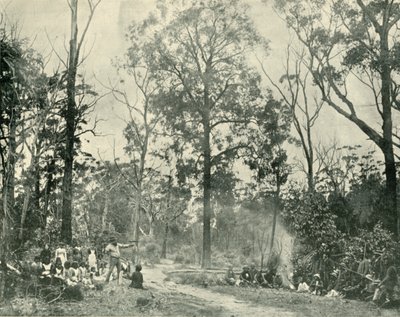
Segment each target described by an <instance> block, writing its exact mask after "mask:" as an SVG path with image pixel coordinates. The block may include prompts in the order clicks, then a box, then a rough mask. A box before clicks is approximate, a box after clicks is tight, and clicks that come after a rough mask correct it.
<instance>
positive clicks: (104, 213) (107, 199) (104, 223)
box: [101, 193, 110, 232]
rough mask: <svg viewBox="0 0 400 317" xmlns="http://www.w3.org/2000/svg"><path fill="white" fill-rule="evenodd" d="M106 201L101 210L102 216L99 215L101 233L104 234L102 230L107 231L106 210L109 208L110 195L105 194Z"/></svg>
mask: <svg viewBox="0 0 400 317" xmlns="http://www.w3.org/2000/svg"><path fill="white" fill-rule="evenodd" d="M106 195H107V196H106V201H105V203H104V209H103V214H102V215H101V231H103V232H104V230H106V229H107V215H108V209H109V206H110V194H109V193H107V194H106Z"/></svg>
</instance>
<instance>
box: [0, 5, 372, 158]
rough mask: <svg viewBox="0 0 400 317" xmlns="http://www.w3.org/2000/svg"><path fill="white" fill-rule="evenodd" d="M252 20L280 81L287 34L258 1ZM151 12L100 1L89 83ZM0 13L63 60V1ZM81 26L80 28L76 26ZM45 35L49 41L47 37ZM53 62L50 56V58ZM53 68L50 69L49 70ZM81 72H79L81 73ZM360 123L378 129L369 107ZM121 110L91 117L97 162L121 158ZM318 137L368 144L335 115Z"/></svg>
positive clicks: (104, 105)
mask: <svg viewBox="0 0 400 317" xmlns="http://www.w3.org/2000/svg"><path fill="white" fill-rule="evenodd" d="M247 2H248V3H249V5H250V12H249V13H250V16H251V18H252V19H253V20H254V23H255V25H256V27H257V29H258V30H259V32H260V33H261V34H262V35H263V36H265V37H266V38H267V39H269V40H270V46H271V51H270V54H269V57H268V59H267V60H266V61H265V66H266V68H267V70H268V71H270V73H271V74H272V76H273V77H275V78H279V77H280V75H281V74H282V72H283V63H284V60H283V58H284V54H285V49H286V46H287V45H288V41H289V40H288V39H289V36H288V31H287V29H286V27H285V24H284V23H283V21H282V20H281V19H280V18H279V17H277V15H276V14H275V13H274V12H273V11H272V10H271V9H270V8H269V7H267V6H265V5H264V4H262V2H261V0H248V1H247ZM79 3H80V5H79V9H78V10H79V18H80V20H81V21H84V20H85V18H86V17H87V13H88V9H87V6H86V1H83V0H80V1H79ZM153 9H155V0H103V1H102V2H101V4H100V5H99V7H98V10H97V12H96V14H95V17H94V19H93V23H92V25H91V27H90V29H89V33H88V36H87V41H86V46H85V48H86V52H88V51H89V50H90V49H91V48H92V49H91V54H90V55H89V57H88V59H87V60H86V61H85V65H84V71H85V75H86V77H87V81H88V82H92V83H95V84H96V86H97V88H98V89H99V90H101V89H102V88H101V86H99V84H98V83H96V80H95V78H94V77H96V78H97V79H98V80H100V81H102V82H107V80H108V79H109V78H110V79H111V80H115V78H116V75H115V69H114V68H113V66H112V65H111V60H112V59H113V58H115V57H117V56H122V55H123V54H124V52H125V50H126V48H127V42H126V41H125V38H124V35H125V33H126V29H127V27H128V26H129V24H130V22H131V21H133V20H137V19H142V18H144V17H145V16H146V15H147V14H148V13H149V12H150V11H151V10H153ZM0 10H1V11H4V10H5V11H6V12H7V17H8V19H9V20H10V21H18V23H19V26H20V28H21V35H22V36H26V37H28V38H29V39H30V40H31V42H32V46H33V47H34V48H35V49H36V50H37V51H39V52H40V53H42V54H43V55H47V54H48V53H49V52H50V51H51V45H50V44H49V39H50V40H51V41H52V43H53V45H54V47H55V48H56V50H57V52H58V54H59V55H61V56H63V57H65V56H66V51H65V49H64V45H65V44H64V43H67V42H68V38H69V27H70V12H69V7H68V4H67V0H0ZM82 24H83V23H82V22H81V23H80V25H82ZM46 33H47V35H46ZM53 57H56V56H54V54H53ZM51 67H53V68H54V67H56V64H55V63H50V68H51ZM82 70H83V69H82ZM353 93H354V94H355V96H358V97H357V100H358V101H359V104H368V103H369V102H368V100H367V99H366V97H365V96H366V95H365V93H364V92H363V90H361V89H360V90H359V89H358V88H355V89H354V92H353ZM364 109H365V111H364V117H365V118H366V119H367V120H369V121H370V122H372V123H374V124H379V122H378V121H377V120H375V117H374V109H373V108H372V107H365V108H364ZM123 115H124V109H123V106H121V105H118V104H117V103H116V102H115V101H113V99H112V98H106V99H103V100H102V101H101V102H100V103H99V105H98V106H97V109H96V111H95V113H94V114H93V117H95V116H97V117H98V118H100V119H102V120H104V121H102V122H101V123H100V125H99V126H98V131H99V132H100V133H101V134H103V135H104V136H102V137H97V138H93V137H91V136H87V137H86V139H87V140H88V141H90V142H89V143H86V145H85V148H86V149H87V150H88V151H90V152H91V153H92V154H94V155H96V156H97V152H98V151H99V152H100V153H101V155H102V157H103V158H106V159H112V157H113V151H112V148H113V144H114V142H115V147H116V153H117V154H118V155H121V154H122V153H123V152H122V148H123V146H124V144H125V141H124V139H123V138H122V133H121V131H122V129H123V127H124V123H123V121H122V119H121V117H123ZM315 131H316V133H315V134H316V137H317V138H320V139H322V140H325V141H328V140H330V139H332V138H336V139H337V140H338V141H339V142H340V143H341V144H343V145H344V144H356V143H360V144H367V145H372V143H368V142H366V139H367V138H366V136H365V135H364V134H362V133H361V132H360V131H359V129H357V128H355V127H354V126H353V125H352V124H350V123H348V122H347V121H346V120H345V119H343V118H342V117H340V116H339V115H338V114H336V113H335V112H334V111H333V110H331V109H328V108H326V109H325V110H324V111H323V114H322V115H321V118H320V120H319V123H318V126H317V129H316V130H315Z"/></svg>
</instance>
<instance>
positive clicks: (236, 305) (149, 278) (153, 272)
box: [145, 263, 296, 317]
mask: <svg viewBox="0 0 400 317" xmlns="http://www.w3.org/2000/svg"><path fill="white" fill-rule="evenodd" d="M168 270H173V267H172V266H171V265H170V264H167V263H165V264H160V265H157V266H155V267H153V268H146V273H145V274H146V275H145V278H146V282H147V283H146V285H148V287H149V288H155V289H157V290H159V291H162V292H166V293H169V294H171V295H179V296H184V297H192V299H195V300H196V301H197V302H198V303H199V304H200V307H204V305H205V306H207V307H208V308H209V309H214V310H215V311H216V312H219V314H218V315H219V316H235V317H240V316H252V317H261V316H271V317H274V316H276V317H281V316H282V317H283V316H284V317H291V316H296V315H295V314H294V313H292V312H288V311H285V310H281V309H278V308H275V307H268V306H256V305H254V304H248V303H246V302H241V301H238V300H236V299H235V298H234V297H232V296H230V295H224V294H219V293H216V292H213V291H212V290H209V289H207V288H199V287H193V286H189V285H182V284H176V283H174V282H170V281H164V280H165V278H166V275H165V274H164V273H163V272H166V271H168ZM188 300H190V299H189V298H188Z"/></svg>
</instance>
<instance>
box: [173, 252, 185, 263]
mask: <svg viewBox="0 0 400 317" xmlns="http://www.w3.org/2000/svg"><path fill="white" fill-rule="evenodd" d="M174 261H175V263H179V264H183V263H184V262H185V257H184V256H183V255H182V254H177V255H175V260H174Z"/></svg>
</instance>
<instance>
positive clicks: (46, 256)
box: [40, 243, 51, 265]
mask: <svg viewBox="0 0 400 317" xmlns="http://www.w3.org/2000/svg"><path fill="white" fill-rule="evenodd" d="M40 260H41V262H42V263H43V264H46V265H47V264H50V262H51V251H50V248H49V245H48V244H47V243H46V244H45V245H44V247H43V250H42V251H41V252H40Z"/></svg>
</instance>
